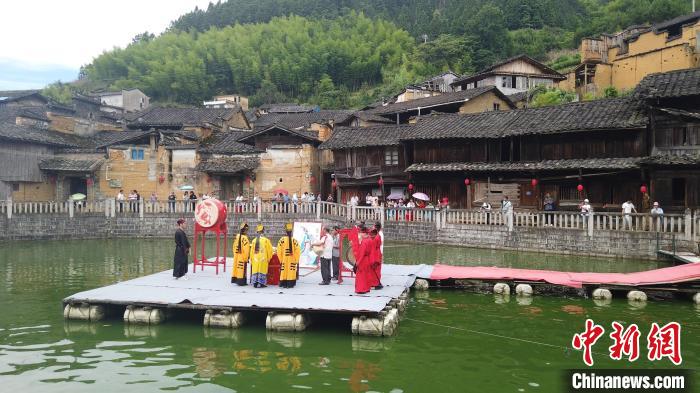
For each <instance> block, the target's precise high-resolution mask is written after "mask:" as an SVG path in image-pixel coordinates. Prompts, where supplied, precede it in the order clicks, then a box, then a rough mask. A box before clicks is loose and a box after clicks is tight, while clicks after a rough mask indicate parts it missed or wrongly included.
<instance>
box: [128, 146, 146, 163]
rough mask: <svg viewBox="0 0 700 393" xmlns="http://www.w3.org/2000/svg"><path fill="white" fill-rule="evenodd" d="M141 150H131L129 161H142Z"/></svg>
mask: <svg viewBox="0 0 700 393" xmlns="http://www.w3.org/2000/svg"><path fill="white" fill-rule="evenodd" d="M143 154H144V153H143V149H131V159H132V160H139V161H142V160H143V157H144V156H143Z"/></svg>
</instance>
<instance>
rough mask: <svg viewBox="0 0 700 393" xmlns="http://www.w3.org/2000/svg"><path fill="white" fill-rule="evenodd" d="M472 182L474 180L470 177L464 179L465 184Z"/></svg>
mask: <svg viewBox="0 0 700 393" xmlns="http://www.w3.org/2000/svg"><path fill="white" fill-rule="evenodd" d="M471 182H472V181H471V180H469V178H466V179H464V185H465V186H468V185H469V184H471Z"/></svg>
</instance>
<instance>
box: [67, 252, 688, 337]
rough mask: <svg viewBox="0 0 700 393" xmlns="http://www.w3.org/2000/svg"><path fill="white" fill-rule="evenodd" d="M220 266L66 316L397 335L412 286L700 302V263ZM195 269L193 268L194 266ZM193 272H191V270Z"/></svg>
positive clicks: (108, 290) (122, 288)
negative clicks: (237, 279)
mask: <svg viewBox="0 0 700 393" xmlns="http://www.w3.org/2000/svg"><path fill="white" fill-rule="evenodd" d="M230 262H231V261H230V260H229V265H228V266H227V269H226V270H227V272H220V274H219V275H217V274H215V272H214V269H213V268H209V269H207V270H204V271H202V270H199V271H198V272H197V273H190V274H188V275H187V276H188V278H189V279H188V280H186V281H185V280H182V279H181V280H175V279H173V277H172V270H166V271H163V272H160V273H156V274H151V275H149V276H145V277H140V278H136V279H133V280H129V281H124V282H120V283H116V284H113V285H109V286H106V287H102V288H96V289H92V290H89V291H84V292H80V293H76V294H74V295H71V296H69V297H67V298H65V299H63V304H64V317H65V318H66V319H80V320H87V321H96V320H100V319H103V318H105V317H106V316H108V315H109V314H114V313H117V314H119V315H120V316H121V315H122V313H123V319H124V321H125V323H141V324H157V323H161V322H163V321H164V320H165V319H167V318H168V317H169V315H172V314H173V313H176V312H178V311H184V310H200V312H201V313H202V314H203V315H204V320H203V324H204V325H205V326H208V327H219V328H238V327H240V326H241V325H242V324H244V323H245V321H246V319H247V318H248V317H249V316H250V313H252V312H266V313H267V316H266V322H265V325H266V328H267V329H268V330H271V331H302V330H305V329H306V327H307V326H308V325H309V324H311V323H312V322H313V320H314V318H315V317H316V316H318V315H321V314H326V315H327V314H336V315H344V316H347V317H349V318H351V320H352V322H351V326H350V328H351V329H350V330H351V331H352V333H353V334H357V335H370V336H391V335H393V334H394V333H395V332H396V330H397V327H398V323H399V320H400V317H401V315H402V314H403V313H404V311H405V309H406V304H407V302H408V292H409V289H410V288H411V287H413V288H415V289H416V290H427V289H429V288H430V287H431V286H432V287H446V286H447V287H453V286H456V287H463V288H468V289H476V290H477V291H479V292H493V293H494V294H495V295H498V296H510V294H511V292H513V293H514V294H515V296H519V297H531V296H533V295H538V294H563V295H578V296H584V297H592V298H593V299H594V301H596V302H601V301H602V302H608V301H611V299H612V297H613V294H616V296H617V295H620V294H626V297H627V299H629V301H632V302H645V301H647V294H649V296H651V297H663V298H668V297H675V296H678V295H682V296H685V297H689V298H692V299H693V301H694V302H695V303H696V304H700V264H686V265H680V266H673V267H668V268H662V269H656V270H650V271H643V272H634V273H577V272H560V271H549V270H531V269H512V268H500V267H486V266H448V265H441V264H437V265H390V264H385V265H383V267H382V284H383V285H384V288H382V289H381V290H372V291H371V292H370V293H368V294H362V295H358V294H356V293H355V292H354V283H355V280H354V279H353V278H344V280H343V282H342V283H341V284H337V283H336V282H335V281H333V282H331V284H330V285H319V282H321V273H320V271H319V270H307V269H302V270H301V273H300V277H299V280H298V281H297V285H296V287H294V288H280V287H277V286H268V287H266V288H254V287H253V286H251V285H248V286H238V285H234V284H231V282H230V273H229V272H230V271H231V270H230V269H231V266H230ZM190 269H191V266H190ZM190 271H191V270H190Z"/></svg>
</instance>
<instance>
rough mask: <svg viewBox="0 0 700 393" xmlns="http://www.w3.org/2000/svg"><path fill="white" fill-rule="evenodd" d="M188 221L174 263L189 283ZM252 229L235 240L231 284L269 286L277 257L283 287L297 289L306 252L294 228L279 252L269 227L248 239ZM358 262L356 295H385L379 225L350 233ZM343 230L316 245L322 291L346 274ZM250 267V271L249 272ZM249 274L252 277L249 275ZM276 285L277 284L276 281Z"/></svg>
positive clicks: (328, 232) (329, 232)
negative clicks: (372, 292) (374, 291)
mask: <svg viewBox="0 0 700 393" xmlns="http://www.w3.org/2000/svg"><path fill="white" fill-rule="evenodd" d="M185 229H186V221H185V220H184V219H179V220H178V221H177V230H176V231H175V256H174V258H173V264H174V266H173V277H174V278H175V279H183V280H187V276H186V274H187V270H188V255H189V253H190V243H189V241H188V239H187V235H186V233H185ZM249 230H250V227H249V225H248V223H246V222H243V223H241V225H240V227H239V229H238V233H237V234H236V236H235V237H234V239H233V268H232V271H231V283H232V284H236V285H239V286H245V285H248V284H252V285H253V286H254V287H255V288H265V287H267V286H268V270H269V266H270V261H271V260H272V259H273V256H276V257H277V259H278V260H279V266H280V273H279V284H278V285H279V286H280V287H282V288H294V287H295V286H296V282H297V280H298V278H299V260H300V257H301V253H302V249H301V246H300V244H299V241H297V239H295V238H294V237H293V236H292V232H293V230H294V226H293V224H292V223H287V224H285V227H284V232H285V235H284V236H282V238H280V239H279V241H278V242H277V247H273V246H272V242H271V241H270V239H269V238H268V237H267V236H266V235H265V227H264V226H263V225H262V224H258V225H257V226H256V228H255V235H249ZM346 233H347V236H348V240H349V242H350V245H351V249H352V256H353V257H354V259H355V263H354V265H353V272H354V274H355V292H356V293H358V294H365V293H368V292H369V291H370V290H371V289H372V288H374V289H382V288H383V285H382V283H381V276H382V260H383V255H384V233H383V232H382V226H381V224H380V223H376V224H375V225H374V227H372V228H371V229H370V228H367V227H366V226H365V224H364V223H362V222H361V223H358V224H357V225H355V226H354V227H353V228H352V229H350V230H348V231H346ZM341 241H342V240H341V236H340V228H339V227H337V226H335V227H332V228H331V227H324V228H323V229H322V233H321V237H320V239H318V240H317V241H314V242H312V243H311V245H312V246H313V247H314V252H315V253H316V255H317V257H318V260H319V265H320V270H321V282H320V283H319V285H330V284H331V281H338V278H339V277H340V274H341V260H340V242H341ZM249 265H250V267H249ZM248 270H250V274H248ZM275 281H277V280H275Z"/></svg>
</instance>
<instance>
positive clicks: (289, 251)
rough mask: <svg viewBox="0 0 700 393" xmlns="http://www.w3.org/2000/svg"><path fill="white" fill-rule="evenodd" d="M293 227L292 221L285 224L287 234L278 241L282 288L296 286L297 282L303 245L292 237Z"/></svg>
mask: <svg viewBox="0 0 700 393" xmlns="http://www.w3.org/2000/svg"><path fill="white" fill-rule="evenodd" d="M293 229H294V226H293V225H292V223H287V224H285V226H284V230H285V232H287V235H285V236H283V237H282V238H281V239H280V241H279V242H277V258H279V260H280V287H282V288H294V286H295V285H296V284H297V275H298V270H299V256H301V247H300V246H299V242H298V241H296V239H294V238H293V237H292V230H293Z"/></svg>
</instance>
